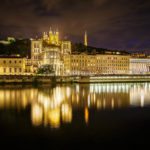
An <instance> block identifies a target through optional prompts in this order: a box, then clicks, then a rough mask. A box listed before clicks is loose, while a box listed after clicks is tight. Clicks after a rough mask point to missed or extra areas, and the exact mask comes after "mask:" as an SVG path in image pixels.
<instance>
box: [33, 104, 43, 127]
mask: <svg viewBox="0 0 150 150" xmlns="http://www.w3.org/2000/svg"><path fill="white" fill-rule="evenodd" d="M42 119H43V109H42V107H41V106H40V105H38V104H33V105H32V107H31V120H32V124H33V125H34V126H39V125H41V124H42Z"/></svg>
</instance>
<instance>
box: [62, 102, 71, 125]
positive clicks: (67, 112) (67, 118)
mask: <svg viewBox="0 0 150 150" xmlns="http://www.w3.org/2000/svg"><path fill="white" fill-rule="evenodd" d="M61 113H62V121H63V122H64V123H71V121H72V108H71V106H69V105H68V104H62V108H61Z"/></svg>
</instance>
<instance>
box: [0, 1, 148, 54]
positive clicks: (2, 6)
mask: <svg viewBox="0 0 150 150" xmlns="http://www.w3.org/2000/svg"><path fill="white" fill-rule="evenodd" d="M50 26H52V28H58V29H59V32H60V39H62V40H71V41H72V42H73V43H75V42H83V35H84V31H85V30H86V31H87V33H88V45H91V46H95V47H101V48H109V49H121V50H127V51H130V52H136V51H140V52H145V51H147V52H148V51H149V52H150V0H0V38H4V37H7V36H13V37H16V38H35V37H36V36H38V37H41V36H42V32H44V31H48V30H49V27H50Z"/></svg>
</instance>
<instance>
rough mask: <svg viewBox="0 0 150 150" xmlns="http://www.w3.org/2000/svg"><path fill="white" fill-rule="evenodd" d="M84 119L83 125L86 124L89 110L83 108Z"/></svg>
mask: <svg viewBox="0 0 150 150" xmlns="http://www.w3.org/2000/svg"><path fill="white" fill-rule="evenodd" d="M84 119H85V123H86V124H87V123H88V121H89V110H88V108H87V107H85V109H84Z"/></svg>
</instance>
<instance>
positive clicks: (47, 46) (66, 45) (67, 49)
mask: <svg viewBox="0 0 150 150" xmlns="http://www.w3.org/2000/svg"><path fill="white" fill-rule="evenodd" d="M70 54H71V42H70V41H60V40H59V32H58V31H52V30H51V28H50V30H49V33H46V32H44V34H43V38H42V39H36V40H31V60H32V64H33V67H34V72H36V70H37V68H38V67H40V66H42V65H46V64H49V65H52V66H53V69H54V71H55V75H64V74H65V75H69V74H70V59H69V55H70Z"/></svg>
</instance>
